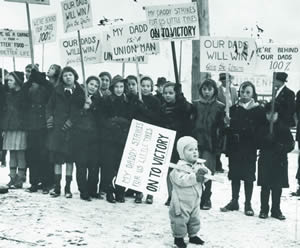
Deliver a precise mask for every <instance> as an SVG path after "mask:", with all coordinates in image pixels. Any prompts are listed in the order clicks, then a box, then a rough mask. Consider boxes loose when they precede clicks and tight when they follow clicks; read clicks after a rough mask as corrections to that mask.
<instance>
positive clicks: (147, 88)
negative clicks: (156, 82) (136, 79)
mask: <svg viewBox="0 0 300 248" xmlns="http://www.w3.org/2000/svg"><path fill="white" fill-rule="evenodd" d="M141 91H142V94H143V95H145V96H147V95H150V94H151V81H150V80H147V79H146V80H143V81H142V82H141Z"/></svg>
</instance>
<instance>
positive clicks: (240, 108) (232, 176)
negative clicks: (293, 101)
mask: <svg viewBox="0 0 300 248" xmlns="http://www.w3.org/2000/svg"><path fill="white" fill-rule="evenodd" d="M239 93H240V99H239V101H238V103H237V104H235V105H233V106H232V107H231V108H230V124H229V128H228V130H227V131H226V132H227V156H228V158H229V172H228V178H229V180H231V189H232V200H231V201H230V202H229V203H228V204H227V205H226V206H225V207H223V208H221V211H223V212H227V211H232V210H238V209H239V204H238V198H239V192H240V185H241V180H243V181H244V189H245V209H244V211H245V214H246V215H247V216H253V215H254V212H253V209H252V207H251V198H252V192H253V182H254V181H255V172H256V158H257V149H258V148H257V142H256V134H257V128H258V127H259V126H261V125H262V124H263V123H264V120H265V114H264V110H263V108H262V107H261V106H259V104H258V103H257V102H256V92H255V87H254V85H253V84H252V83H251V82H249V81H246V82H244V83H242V84H241V86H240V90H239ZM225 119H226V122H227V123H228V122H229V120H228V119H227V118H225Z"/></svg>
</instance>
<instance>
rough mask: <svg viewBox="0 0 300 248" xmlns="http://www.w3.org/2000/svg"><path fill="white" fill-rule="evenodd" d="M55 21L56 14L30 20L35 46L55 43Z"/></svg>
mask: <svg viewBox="0 0 300 248" xmlns="http://www.w3.org/2000/svg"><path fill="white" fill-rule="evenodd" d="M56 27H57V19H56V14H54V15H50V16H43V17H39V18H35V19H33V20H32V31H33V37H34V43H35V44H43V43H49V42H55V40H56Z"/></svg>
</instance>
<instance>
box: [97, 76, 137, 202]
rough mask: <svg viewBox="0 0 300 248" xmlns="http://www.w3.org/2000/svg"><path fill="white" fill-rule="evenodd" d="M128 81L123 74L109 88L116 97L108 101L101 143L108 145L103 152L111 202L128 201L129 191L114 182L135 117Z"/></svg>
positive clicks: (104, 173) (104, 184)
mask: <svg viewBox="0 0 300 248" xmlns="http://www.w3.org/2000/svg"><path fill="white" fill-rule="evenodd" d="M125 87H126V80H125V79H123V78H122V77H121V76H120V75H117V76H115V77H114V78H113V79H112V83H111V85H110V87H109V89H110V91H111V92H112V94H111V95H110V96H108V97H106V98H104V106H103V111H104V117H105V120H104V122H105V124H104V127H103V130H105V132H103V133H102V140H101V142H102V143H103V144H105V150H104V149H103V151H102V153H103V154H102V163H103V180H104V181H103V186H104V189H105V191H106V200H107V201H108V202H110V203H115V202H116V201H117V202H121V203H123V202H125V198H124V196H125V188H124V187H121V186H118V185H116V187H115V189H114V186H113V185H114V183H113V179H114V177H116V176H117V173H118V170H119V166H120V162H121V158H122V153H123V149H124V146H125V143H126V139H127V134H128V131H129V126H130V122H131V120H132V117H133V112H132V107H131V104H130V102H129V101H128V99H127V96H126V95H125V92H126V90H125Z"/></svg>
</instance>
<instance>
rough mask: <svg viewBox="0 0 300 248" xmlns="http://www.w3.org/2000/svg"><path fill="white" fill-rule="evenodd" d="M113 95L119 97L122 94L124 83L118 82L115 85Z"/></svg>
mask: <svg viewBox="0 0 300 248" xmlns="http://www.w3.org/2000/svg"><path fill="white" fill-rule="evenodd" d="M114 93H115V95H116V96H121V95H122V94H123V93H124V83H123V82H118V83H116V84H115V87H114Z"/></svg>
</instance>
